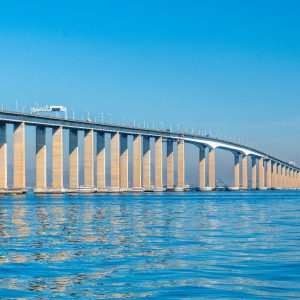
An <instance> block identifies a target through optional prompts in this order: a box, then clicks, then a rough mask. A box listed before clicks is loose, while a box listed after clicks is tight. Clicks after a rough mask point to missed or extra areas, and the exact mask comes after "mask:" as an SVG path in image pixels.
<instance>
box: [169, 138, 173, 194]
mask: <svg viewBox="0 0 300 300" xmlns="http://www.w3.org/2000/svg"><path fill="white" fill-rule="evenodd" d="M173 144H174V143H173V140H167V190H173V189H174V145H173Z"/></svg>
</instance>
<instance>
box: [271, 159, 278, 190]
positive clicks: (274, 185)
mask: <svg viewBox="0 0 300 300" xmlns="http://www.w3.org/2000/svg"><path fill="white" fill-rule="evenodd" d="M272 189H274V190H275V189H277V163H276V162H274V161H273V162H272Z"/></svg>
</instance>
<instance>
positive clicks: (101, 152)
mask: <svg viewBox="0 0 300 300" xmlns="http://www.w3.org/2000/svg"><path fill="white" fill-rule="evenodd" d="M96 149H97V150H96V151H97V153H96V156H97V157H96V161H97V189H98V190H105V189H106V163H105V133H104V132H99V131H98V132H97V147H96Z"/></svg>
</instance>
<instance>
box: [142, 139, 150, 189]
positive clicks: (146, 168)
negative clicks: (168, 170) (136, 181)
mask: <svg viewBox="0 0 300 300" xmlns="http://www.w3.org/2000/svg"><path fill="white" fill-rule="evenodd" d="M150 155H151V152H150V137H148V136H143V188H144V189H146V190H148V189H150V187H151V164H150V158H151V157H150Z"/></svg>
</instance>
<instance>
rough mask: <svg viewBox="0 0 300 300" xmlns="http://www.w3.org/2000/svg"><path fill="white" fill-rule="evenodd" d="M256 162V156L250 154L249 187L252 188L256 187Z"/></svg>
mask: <svg viewBox="0 0 300 300" xmlns="http://www.w3.org/2000/svg"><path fill="white" fill-rule="evenodd" d="M256 178H257V162H256V157H255V156H252V184H251V188H252V190H256V189H257V180H256Z"/></svg>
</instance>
